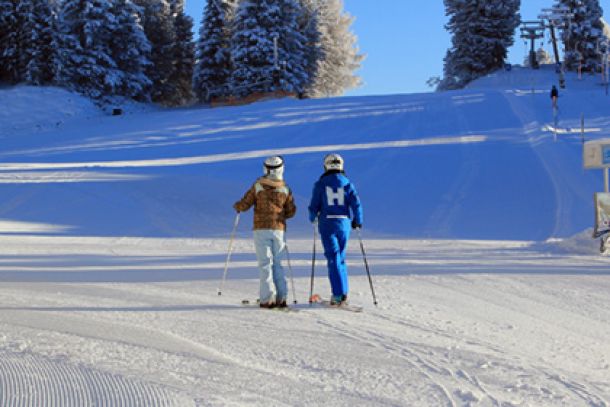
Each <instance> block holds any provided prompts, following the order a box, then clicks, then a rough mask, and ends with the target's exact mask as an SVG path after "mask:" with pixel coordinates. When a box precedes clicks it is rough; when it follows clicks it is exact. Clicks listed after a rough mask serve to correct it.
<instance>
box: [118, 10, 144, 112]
mask: <svg viewBox="0 0 610 407" xmlns="http://www.w3.org/2000/svg"><path fill="white" fill-rule="evenodd" d="M113 1H114V7H113V13H114V15H115V16H116V25H115V26H114V27H113V35H112V38H111V55H112V58H113V59H114V61H115V63H116V67H117V72H116V73H117V79H118V80H117V84H116V88H115V91H114V93H115V94H116V95H120V96H125V97H129V98H132V99H135V100H139V101H144V102H146V101H150V91H151V87H152V81H151V80H150V78H149V77H148V76H147V75H146V70H147V69H148V67H149V66H150V65H151V62H150V60H149V56H150V50H151V46H150V42H149V41H148V38H146V35H145V34H144V28H143V27H142V24H141V18H140V12H141V10H140V8H139V7H137V6H136V5H135V4H133V3H132V2H131V1H130V0H113Z"/></svg>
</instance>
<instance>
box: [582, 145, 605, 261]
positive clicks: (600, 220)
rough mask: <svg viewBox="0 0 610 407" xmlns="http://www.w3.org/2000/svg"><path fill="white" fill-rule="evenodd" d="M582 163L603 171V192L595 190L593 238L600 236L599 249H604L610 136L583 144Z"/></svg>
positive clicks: (586, 166)
mask: <svg viewBox="0 0 610 407" xmlns="http://www.w3.org/2000/svg"><path fill="white" fill-rule="evenodd" d="M583 165H584V167H585V169H587V170H591V169H601V170H603V171H604V192H596V193H595V195H594V197H593V200H594V204H595V226H594V229H593V238H598V237H599V238H601V240H600V251H601V252H602V253H604V252H605V251H606V245H607V239H604V235H607V234H608V233H610V185H609V183H610V177H609V175H608V172H609V169H610V138H605V139H599V140H591V141H587V142H585V143H584V144H583Z"/></svg>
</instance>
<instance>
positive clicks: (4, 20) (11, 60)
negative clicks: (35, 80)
mask: <svg viewBox="0 0 610 407" xmlns="http://www.w3.org/2000/svg"><path fill="white" fill-rule="evenodd" d="M18 3H19V2H18V1H17V0H0V81H3V82H10V83H15V82H17V81H18V76H19V75H18V55H19V54H18V49H19V45H18V35H17V34H18V32H17V31H16V30H15V27H17V25H18V23H19V21H18V15H17V5H18Z"/></svg>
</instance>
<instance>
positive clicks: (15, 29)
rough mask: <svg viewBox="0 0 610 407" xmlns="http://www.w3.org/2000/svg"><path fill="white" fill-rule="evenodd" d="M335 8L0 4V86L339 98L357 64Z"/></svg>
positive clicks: (287, 0)
mask: <svg viewBox="0 0 610 407" xmlns="http://www.w3.org/2000/svg"><path fill="white" fill-rule="evenodd" d="M352 22H353V18H352V17H351V16H349V15H348V14H347V13H345V12H344V9H343V2H342V0H208V1H207V4H206V6H205V8H204V10H203V19H202V23H201V27H200V30H199V39H198V40H197V41H196V42H195V40H194V38H193V20H192V18H191V17H189V16H188V15H186V14H185V11H184V0H0V82H4V83H9V84H17V83H28V84H32V85H58V86H63V87H66V88H69V89H71V90H74V91H77V92H79V93H82V94H84V95H86V96H88V97H91V98H93V99H96V100H100V101H105V100H109V99H111V98H115V97H124V98H129V99H134V100H138V101H144V102H148V101H153V102H156V103H160V104H163V105H168V106H178V105H182V104H186V103H190V102H192V101H194V100H199V101H202V102H209V101H210V100H211V99H212V98H215V97H217V98H229V97H236V98H241V97H246V96H248V95H250V94H253V93H258V92H262V93H267V92H275V91H284V92H288V93H291V94H298V95H300V96H305V97H322V96H334V95H341V94H342V93H343V92H344V91H345V90H347V89H350V88H353V87H355V86H358V84H359V83H360V79H359V78H358V77H357V76H356V75H355V70H356V69H358V68H359V66H360V62H361V61H362V59H363V56H362V55H361V54H359V51H358V47H357V39H356V37H355V35H354V34H353V33H352V32H351V31H350V27H351V24H352Z"/></svg>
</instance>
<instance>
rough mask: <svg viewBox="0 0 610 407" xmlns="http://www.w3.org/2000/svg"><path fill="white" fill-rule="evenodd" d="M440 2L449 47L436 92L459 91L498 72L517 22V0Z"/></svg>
mask: <svg viewBox="0 0 610 407" xmlns="http://www.w3.org/2000/svg"><path fill="white" fill-rule="evenodd" d="M444 1H445V11H446V15H447V16H449V23H448V24H447V25H446V29H447V30H448V31H449V32H451V34H452V39H451V44H452V45H451V48H450V49H449V50H448V51H447V55H446V56H445V59H444V61H445V66H444V78H443V80H442V82H441V84H440V86H439V89H441V90H446V89H459V88H463V87H464V86H465V85H466V84H468V83H469V82H471V81H472V80H474V79H476V78H479V77H481V76H484V75H486V74H488V73H490V72H493V71H494V70H497V69H500V68H502V66H503V65H504V60H505V58H506V55H507V52H508V51H507V50H508V48H509V47H510V46H511V45H512V44H513V42H514V31H515V28H517V26H518V25H519V22H520V16H519V6H520V0H444Z"/></svg>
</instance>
